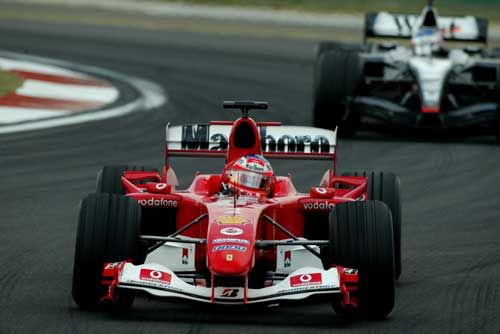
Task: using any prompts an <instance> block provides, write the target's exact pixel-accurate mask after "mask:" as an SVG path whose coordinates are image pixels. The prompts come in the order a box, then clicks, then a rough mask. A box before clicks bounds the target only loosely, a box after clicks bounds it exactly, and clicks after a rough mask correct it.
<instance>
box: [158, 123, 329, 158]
mask: <svg viewBox="0 0 500 334" xmlns="http://www.w3.org/2000/svg"><path fill="white" fill-rule="evenodd" d="M232 124H233V122H211V123H209V124H188V125H181V126H172V127H171V126H170V124H168V125H167V127H166V152H165V153H166V156H167V157H168V156H188V157H196V156H208V157H226V155H227V152H228V146H229V136H230V133H231V128H232ZM257 127H258V132H259V134H260V143H261V148H262V153H263V155H264V156H265V157H268V158H283V159H319V160H334V159H335V145H336V143H337V132H336V131H331V130H326V129H319V128H313V127H304V126H281V123H277V122H276V123H275V122H260V123H259V122H257Z"/></svg>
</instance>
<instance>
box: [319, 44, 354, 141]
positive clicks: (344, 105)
mask: <svg viewBox="0 0 500 334" xmlns="http://www.w3.org/2000/svg"><path fill="white" fill-rule="evenodd" d="M358 53H359V52H358V51H356V50H349V49H342V48H336V49H331V50H329V51H325V52H322V53H318V57H317V59H316V65H315V68H314V97H313V118H314V125H315V126H317V127H322V128H328V129H335V127H337V126H340V133H341V134H345V135H351V134H353V133H354V131H355V130H356V128H357V127H358V125H359V115H357V114H355V113H353V112H349V110H348V104H349V101H348V98H349V97H352V96H354V95H355V94H356V91H357V89H358V87H359V85H360V83H361V63H360V59H359V55H358Z"/></svg>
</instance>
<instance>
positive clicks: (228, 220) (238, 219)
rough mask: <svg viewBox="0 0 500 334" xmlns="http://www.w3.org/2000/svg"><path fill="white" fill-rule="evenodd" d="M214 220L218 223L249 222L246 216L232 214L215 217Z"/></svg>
mask: <svg viewBox="0 0 500 334" xmlns="http://www.w3.org/2000/svg"><path fill="white" fill-rule="evenodd" d="M215 222H216V223H217V224H220V225H245V224H250V223H251V221H250V219H248V218H247V217H244V216H233V215H231V216H230V215H226V216H220V217H217V218H216V219H215Z"/></svg>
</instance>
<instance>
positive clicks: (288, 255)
mask: <svg viewBox="0 0 500 334" xmlns="http://www.w3.org/2000/svg"><path fill="white" fill-rule="evenodd" d="M284 256H285V259H284V261H283V263H284V264H283V267H285V268H288V267H290V266H291V265H292V251H289V250H288V251H285V254H284Z"/></svg>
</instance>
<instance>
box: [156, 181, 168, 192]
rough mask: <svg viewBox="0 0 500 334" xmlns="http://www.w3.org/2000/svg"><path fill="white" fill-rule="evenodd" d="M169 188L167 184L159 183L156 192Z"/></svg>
mask: <svg viewBox="0 0 500 334" xmlns="http://www.w3.org/2000/svg"><path fill="white" fill-rule="evenodd" d="M166 187H167V184H166V183H158V184H156V190H164V189H165V188H166Z"/></svg>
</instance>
